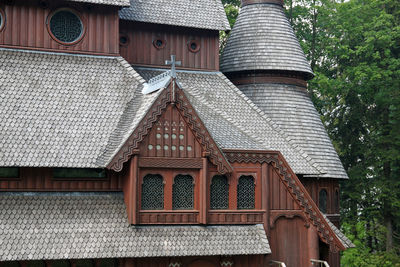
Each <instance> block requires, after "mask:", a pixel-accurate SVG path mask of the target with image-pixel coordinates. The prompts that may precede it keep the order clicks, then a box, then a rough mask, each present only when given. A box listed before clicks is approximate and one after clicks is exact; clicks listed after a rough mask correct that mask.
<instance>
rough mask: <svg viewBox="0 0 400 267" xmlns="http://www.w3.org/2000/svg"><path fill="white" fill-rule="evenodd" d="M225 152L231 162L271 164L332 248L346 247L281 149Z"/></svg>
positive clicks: (341, 248) (336, 249) (332, 249)
mask: <svg viewBox="0 0 400 267" xmlns="http://www.w3.org/2000/svg"><path fill="white" fill-rule="evenodd" d="M224 152H225V155H226V157H227V158H228V160H229V161H230V162H239V163H242V162H245V163H249V162H251V163H257V162H258V163H261V164H262V163H268V164H271V165H272V166H273V167H274V168H275V170H276V171H277V172H278V173H279V177H280V178H281V181H282V182H283V184H284V185H285V186H286V188H287V190H288V191H289V193H290V194H291V195H292V196H293V197H294V199H295V200H296V201H297V203H298V204H299V205H300V206H301V208H302V211H303V212H304V214H305V215H306V217H307V218H308V219H309V220H310V221H311V222H312V223H313V225H315V226H316V228H317V230H318V234H319V236H320V237H321V239H322V240H323V241H324V242H325V243H327V244H329V247H330V250H331V251H332V252H337V251H338V250H345V249H346V248H345V247H344V246H343V244H342V243H341V242H340V240H339V239H338V238H337V236H336V234H335V233H334V232H333V230H332V228H331V227H330V226H329V224H328V223H327V221H326V220H325V218H324V217H323V215H322V214H321V212H320V211H319V209H318V207H317V205H316V204H315V203H314V201H313V200H312V198H311V197H310V195H309V194H308V193H307V190H306V189H305V188H304V186H303V185H302V183H301V182H300V180H299V179H298V178H297V176H296V174H295V173H294V172H293V171H292V170H291V168H290V167H289V164H288V163H287V162H286V160H285V159H284V157H283V156H282V154H281V153H280V152H279V151H278V152H274V151H270V152H267V153H265V152H261V151H240V150H236V151H235V150H225V151H224Z"/></svg>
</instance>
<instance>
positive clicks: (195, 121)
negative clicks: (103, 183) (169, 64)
mask: <svg viewBox="0 0 400 267" xmlns="http://www.w3.org/2000/svg"><path fill="white" fill-rule="evenodd" d="M169 104H173V105H176V107H177V109H178V111H179V113H180V114H181V115H182V117H183V119H184V120H185V122H186V124H187V125H188V127H189V128H190V129H191V130H192V131H193V134H194V136H195V137H196V139H197V141H198V142H199V143H200V144H201V146H202V148H203V150H204V151H205V152H206V153H207V155H209V156H208V158H209V159H210V161H211V162H212V163H213V164H214V165H216V166H217V169H218V172H219V173H221V174H226V173H231V172H232V171H233V168H232V166H231V165H230V164H229V162H228V160H227V159H226V158H225V155H224V154H223V153H222V151H221V150H220V149H219V147H218V145H217V143H216V142H215V141H214V140H213V138H212V137H211V135H210V133H209V132H208V130H207V128H206V127H205V126H204V124H203V122H202V121H201V119H200V117H199V116H198V115H197V113H196V111H195V109H194V108H193V106H192V105H191V104H190V101H189V100H188V98H187V97H186V95H185V93H184V92H183V90H182V89H180V88H179V86H178V85H177V83H176V81H175V79H173V80H172V82H171V83H170V85H169V86H168V88H166V89H164V90H163V92H161V94H160V95H159V96H158V98H157V100H156V101H155V102H154V103H153V105H152V106H151V108H150V109H149V112H148V113H147V114H146V116H145V117H144V118H143V119H142V121H141V122H140V123H139V125H138V126H137V127H136V129H135V130H134V131H133V133H132V134H131V136H130V137H129V138H128V140H127V141H126V142H125V144H124V145H123V146H122V148H121V149H120V151H119V152H118V153H117V154H116V155H115V156H114V158H113V160H112V161H111V162H110V164H109V165H108V166H107V168H108V169H113V170H114V171H117V172H119V171H121V170H122V167H123V164H124V163H125V162H127V161H128V160H129V157H130V156H131V155H132V154H133V151H134V150H135V149H137V148H138V147H139V144H140V142H141V141H142V140H143V139H144V137H145V136H146V135H147V134H148V133H149V132H150V130H151V128H152V127H153V125H154V123H155V122H156V121H157V120H158V119H159V118H160V116H161V114H162V113H163V111H164V110H165V109H166V108H167V106H168V105H169Z"/></svg>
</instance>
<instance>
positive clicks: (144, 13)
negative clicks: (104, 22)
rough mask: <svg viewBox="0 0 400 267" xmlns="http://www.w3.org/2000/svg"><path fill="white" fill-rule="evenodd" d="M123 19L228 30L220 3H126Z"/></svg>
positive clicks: (189, 0) (155, 0) (177, 0)
mask: <svg viewBox="0 0 400 267" xmlns="http://www.w3.org/2000/svg"><path fill="white" fill-rule="evenodd" d="M130 3H131V5H130V7H129V8H124V9H122V10H121V11H120V12H119V16H120V18H121V19H123V20H132V21H140V22H148V23H156V24H167V25H174V26H183V27H191V28H201V29H210V30H230V26H229V22H228V19H227V17H226V14H225V11H224V7H223V6H222V3H221V0H196V1H192V0H174V1H171V0H130Z"/></svg>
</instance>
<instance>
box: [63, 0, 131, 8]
mask: <svg viewBox="0 0 400 267" xmlns="http://www.w3.org/2000/svg"><path fill="white" fill-rule="evenodd" d="M68 1H71V2H80V3H91V4H99V5H109V6H123V7H128V6H129V0H68Z"/></svg>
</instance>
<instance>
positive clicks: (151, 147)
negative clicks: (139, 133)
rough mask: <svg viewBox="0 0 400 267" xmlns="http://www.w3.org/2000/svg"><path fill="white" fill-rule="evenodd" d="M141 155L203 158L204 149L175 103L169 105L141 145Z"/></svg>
mask: <svg viewBox="0 0 400 267" xmlns="http://www.w3.org/2000/svg"><path fill="white" fill-rule="evenodd" d="M139 150H140V157H157V158H158V157H168V158H201V157H202V152H203V151H204V150H203V148H202V146H201V144H200V143H199V141H198V140H197V139H196V137H195V136H194V134H193V132H192V130H191V129H190V128H189V127H188V125H187V123H186V121H185V120H184V118H183V117H182V115H181V114H180V112H179V111H178V109H177V107H176V106H175V105H169V106H168V107H167V108H166V110H165V111H164V114H162V115H161V117H160V118H159V119H158V121H157V122H156V123H155V124H154V125H153V128H152V129H151V130H150V132H149V133H148V135H147V136H146V138H145V139H144V140H143V141H142V142H141V143H140V145H139Z"/></svg>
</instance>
